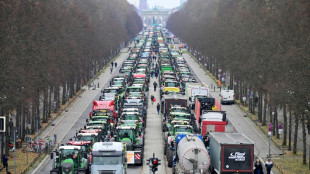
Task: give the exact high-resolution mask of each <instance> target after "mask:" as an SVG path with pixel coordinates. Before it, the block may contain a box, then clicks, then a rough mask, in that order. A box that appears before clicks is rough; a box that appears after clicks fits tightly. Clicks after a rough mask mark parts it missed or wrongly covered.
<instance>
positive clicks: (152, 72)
mask: <svg viewBox="0 0 310 174" xmlns="http://www.w3.org/2000/svg"><path fill="white" fill-rule="evenodd" d="M153 76H154V70H153V69H151V77H152V78H153Z"/></svg>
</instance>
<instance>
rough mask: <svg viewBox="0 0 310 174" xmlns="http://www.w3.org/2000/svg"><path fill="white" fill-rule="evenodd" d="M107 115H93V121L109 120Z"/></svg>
mask: <svg viewBox="0 0 310 174" xmlns="http://www.w3.org/2000/svg"><path fill="white" fill-rule="evenodd" d="M107 119H108V118H107V117H92V118H91V120H92V121H107Z"/></svg>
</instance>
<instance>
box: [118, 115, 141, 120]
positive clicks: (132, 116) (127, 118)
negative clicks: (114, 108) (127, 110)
mask: <svg viewBox="0 0 310 174" xmlns="http://www.w3.org/2000/svg"><path fill="white" fill-rule="evenodd" d="M122 120H139V119H138V116H137V115H134V114H125V115H122Z"/></svg>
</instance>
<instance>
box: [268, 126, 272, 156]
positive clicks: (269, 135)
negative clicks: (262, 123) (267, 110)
mask: <svg viewBox="0 0 310 174" xmlns="http://www.w3.org/2000/svg"><path fill="white" fill-rule="evenodd" d="M271 131H272V123H270V124H269V131H268V137H269V151H268V158H271V154H270V148H271V135H272V134H271Z"/></svg>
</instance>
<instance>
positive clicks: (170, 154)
mask: <svg viewBox="0 0 310 174" xmlns="http://www.w3.org/2000/svg"><path fill="white" fill-rule="evenodd" d="M166 158H167V162H168V167H172V163H173V150H171V149H170V148H167V155H166Z"/></svg>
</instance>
